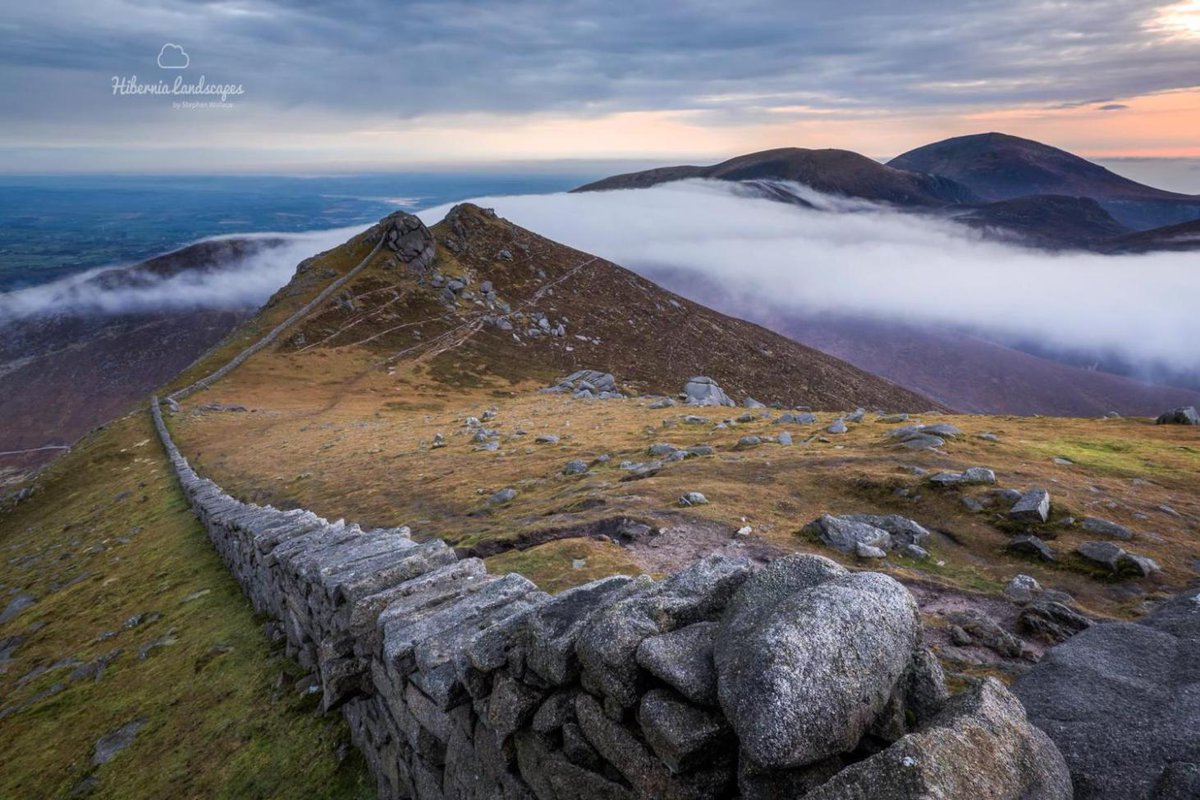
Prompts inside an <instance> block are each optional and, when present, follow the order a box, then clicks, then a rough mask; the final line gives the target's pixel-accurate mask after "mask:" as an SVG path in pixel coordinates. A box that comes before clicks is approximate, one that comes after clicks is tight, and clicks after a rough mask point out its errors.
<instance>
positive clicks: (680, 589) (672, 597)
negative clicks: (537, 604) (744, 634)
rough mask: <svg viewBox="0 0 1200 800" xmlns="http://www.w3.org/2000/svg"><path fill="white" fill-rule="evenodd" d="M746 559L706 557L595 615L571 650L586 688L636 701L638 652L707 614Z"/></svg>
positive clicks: (718, 606) (727, 592)
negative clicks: (646, 642)
mask: <svg viewBox="0 0 1200 800" xmlns="http://www.w3.org/2000/svg"><path fill="white" fill-rule="evenodd" d="M750 570H751V565H750V561H749V560H748V559H744V558H729V557H727V556H716V555H714V556H708V557H707V558H704V559H701V560H700V561H698V562H696V563H695V564H693V565H692V566H690V567H688V568H687V569H684V570H682V571H680V572H677V573H675V574H674V575H672V576H671V577H669V578H667V579H666V580H664V581H662V582H661V583H658V584H655V585H654V586H652V587H650V588H648V589H646V590H645V591H643V592H640V593H638V594H635V595H633V596H631V597H628V598H626V599H624V600H619V601H617V602H616V603H614V604H613V605H612V606H610V607H609V608H607V609H604V610H603V611H601V612H600V613H599V614H597V615H596V616H595V617H593V618H592V619H591V620H590V621H589V622H588V624H587V625H586V627H585V628H584V629H583V631H582V632H581V634H580V636H579V641H578V643H577V644H576V647H575V650H576V653H577V654H578V656H579V661H580V663H581V664H582V666H583V684H584V688H587V689H589V690H591V691H594V692H596V693H598V694H603V695H604V696H605V697H608V698H610V699H611V700H613V701H614V702H616V703H618V704H620V705H621V706H623V707H625V708H628V707H631V706H633V705H634V704H636V703H637V701H638V698H639V691H638V690H639V688H640V683H641V681H640V675H639V671H640V668H639V667H638V664H637V660H636V654H637V649H638V647H639V646H640V645H641V643H642V642H643V641H644V640H646V639H648V638H649V637H651V636H656V635H658V634H660V633H666V632H667V631H671V630H674V629H676V628H680V627H683V626H685V625H691V624H692V623H694V622H700V621H703V620H706V619H711V618H713V617H714V616H716V615H717V614H718V613H720V611H721V610H722V609H723V608H724V607H725V605H726V604H727V603H728V602H729V599H730V598H731V597H732V596H733V594H734V592H736V591H737V589H738V587H739V586H741V585H742V583H743V582H744V581H745V580H746V578H747V577H749V575H750Z"/></svg>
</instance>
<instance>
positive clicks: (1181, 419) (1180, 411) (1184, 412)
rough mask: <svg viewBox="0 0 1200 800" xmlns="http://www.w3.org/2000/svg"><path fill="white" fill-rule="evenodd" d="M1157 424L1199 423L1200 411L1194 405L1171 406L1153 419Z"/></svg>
mask: <svg viewBox="0 0 1200 800" xmlns="http://www.w3.org/2000/svg"><path fill="white" fill-rule="evenodd" d="M1155 421H1156V422H1157V423H1158V424H1159V425H1200V413H1197V411H1196V407H1195V406H1185V407H1180V408H1173V409H1171V410H1170V411H1167V412H1165V413H1163V414H1160V415H1159V417H1158V419H1157V420H1155Z"/></svg>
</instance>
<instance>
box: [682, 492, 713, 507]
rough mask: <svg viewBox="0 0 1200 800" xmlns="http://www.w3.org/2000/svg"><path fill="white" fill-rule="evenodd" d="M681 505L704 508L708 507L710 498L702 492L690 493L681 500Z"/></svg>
mask: <svg viewBox="0 0 1200 800" xmlns="http://www.w3.org/2000/svg"><path fill="white" fill-rule="evenodd" d="M679 505H681V506H684V507H685V508H686V507H687V506H703V505H708V498H707V497H705V496H704V495H703V494H701V493H700V492H688V493H687V494H685V495H683V496H682V497H680V498H679Z"/></svg>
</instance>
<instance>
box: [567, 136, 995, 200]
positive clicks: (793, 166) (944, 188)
mask: <svg viewBox="0 0 1200 800" xmlns="http://www.w3.org/2000/svg"><path fill="white" fill-rule="evenodd" d="M686 178H710V179H712V180H722V181H754V180H764V179H769V180H780V181H795V182H796V183H802V184H804V185H805V186H809V187H811V188H813V189H815V190H816V191H818V192H824V193H825V194H832V195H840V196H844V197H857V198H861V199H863V200H871V201H874V202H878V203H891V204H894V205H900V206H926V207H936V206H942V205H946V204H949V203H962V202H970V201H971V200H974V199H976V198H975V197H974V195H973V194H972V193H971V192H970V191H969V190H967V189H966V188H965V187H963V186H961V185H959V184H958V183H956V182H954V181H952V180H947V179H945V178H940V177H935V176H930V175H921V174H918V173H915V172H910V171H908V170H904V169H897V168H894V167H890V166H885V165H883V164H880V163H879V162H878V161H875V160H873V159H870V158H867V157H866V156H863V155H859V154H858V153H853V152H851V151H849V150H833V149H827V150H807V149H804V148H800V147H784V148H780V149H778V150H764V151H762V152H761V153H750V154H748V155H744V156H738V157H736V158H731V159H729V160H728V161H722V162H721V163H720V164H716V165H713V166H711V167H690V166H683V167H662V168H659V169H652V170H647V171H645V172H632V173H628V174H626V175H615V176H613V177H611V178H605V179H603V180H599V181H596V182H595V183H589V184H587V185H586V186H580V187H579V188H578V189H575V190H574V191H577V192H595V191H604V190H608V189H644V188H646V187H648V186H655V185H657V184H660V183H668V182H670V181H678V180H684V179H686Z"/></svg>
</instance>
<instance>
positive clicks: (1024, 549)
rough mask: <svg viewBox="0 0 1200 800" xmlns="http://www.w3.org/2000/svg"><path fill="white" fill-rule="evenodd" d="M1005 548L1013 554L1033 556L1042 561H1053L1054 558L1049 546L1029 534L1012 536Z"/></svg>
mask: <svg viewBox="0 0 1200 800" xmlns="http://www.w3.org/2000/svg"><path fill="white" fill-rule="evenodd" d="M1007 547H1008V549H1009V550H1011V551H1012V552H1014V553H1020V554H1021V555H1027V556H1034V557H1036V558H1040V559H1041V560H1042V561H1054V560H1055V558H1056V556H1055V554H1054V549H1053V548H1052V547H1050V545H1048V544H1046V543H1045V542H1044V541H1042V540H1041V539H1039V538H1038V537H1037V536H1034V535H1033V534H1029V533H1023V534H1021V535H1019V536H1014V537H1013V538H1012V539H1011V540H1010V541H1009V543H1008V545H1007Z"/></svg>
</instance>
